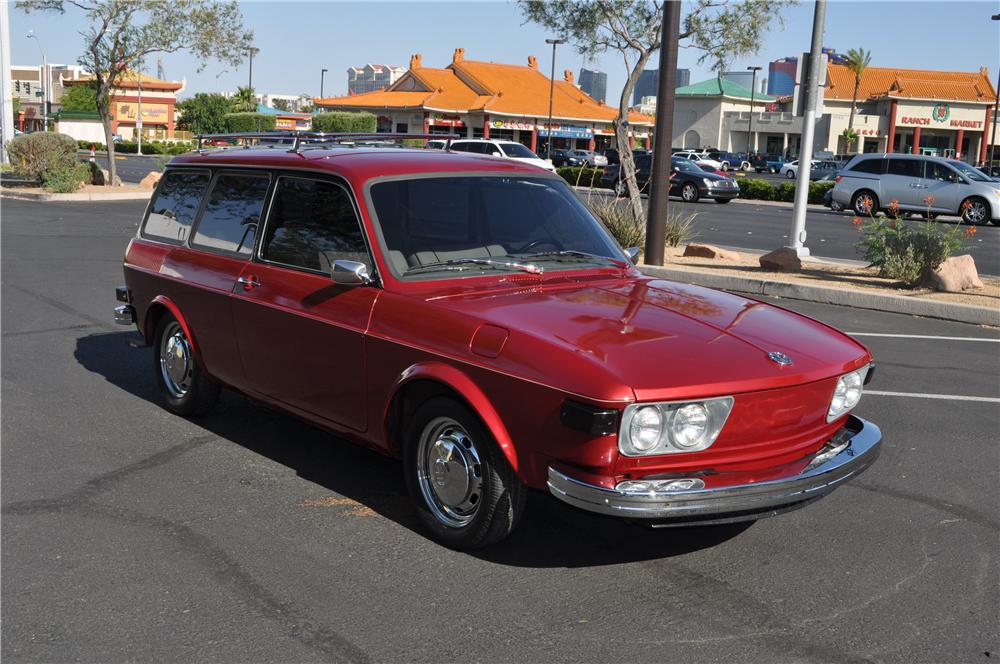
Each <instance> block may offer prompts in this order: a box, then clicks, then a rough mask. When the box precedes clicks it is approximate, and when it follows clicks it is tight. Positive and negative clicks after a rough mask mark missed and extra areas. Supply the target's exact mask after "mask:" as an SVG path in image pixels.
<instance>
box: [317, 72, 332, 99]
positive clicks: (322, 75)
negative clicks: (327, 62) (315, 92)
mask: <svg viewBox="0 0 1000 664" xmlns="http://www.w3.org/2000/svg"><path fill="white" fill-rule="evenodd" d="M328 71H330V70H329V69H320V70H319V98H320V99H322V98H323V77H325V76H326V72H328Z"/></svg>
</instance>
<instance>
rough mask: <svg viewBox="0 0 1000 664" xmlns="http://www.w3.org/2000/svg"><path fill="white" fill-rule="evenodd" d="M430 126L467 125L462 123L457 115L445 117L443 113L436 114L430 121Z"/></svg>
mask: <svg viewBox="0 0 1000 664" xmlns="http://www.w3.org/2000/svg"><path fill="white" fill-rule="evenodd" d="M427 123H428V124H430V125H433V126H436V127H464V126H465V123H464V122H462V120H461V118H459V117H458V116H457V115H444V114H442V113H435V114H434V116H433V117H431V118H429V119H428V122H427Z"/></svg>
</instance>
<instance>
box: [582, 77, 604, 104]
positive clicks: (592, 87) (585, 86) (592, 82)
mask: <svg viewBox="0 0 1000 664" xmlns="http://www.w3.org/2000/svg"><path fill="white" fill-rule="evenodd" d="M580 89H581V90H583V91H584V92H586V93H587V94H588V95H590V97H591V98H592V99H596V100H597V101H599V102H602V103H605V104H606V103H607V101H608V75H607V74H605V73H604V72H603V71H593V70H591V69H580Z"/></svg>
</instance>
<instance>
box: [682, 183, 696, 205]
mask: <svg viewBox="0 0 1000 664" xmlns="http://www.w3.org/2000/svg"><path fill="white" fill-rule="evenodd" d="M681 198H683V199H684V200H685V201H687V202H688V203H697V202H698V187H696V186H694V185H693V184H692V183H690V182H685V183H684V186H683V187H681Z"/></svg>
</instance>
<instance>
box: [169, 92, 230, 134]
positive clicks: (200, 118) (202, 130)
mask: <svg viewBox="0 0 1000 664" xmlns="http://www.w3.org/2000/svg"><path fill="white" fill-rule="evenodd" d="M231 110H232V104H231V103H230V101H229V100H228V99H226V98H225V97H223V96H222V95H220V94H208V93H205V92H199V93H198V94H196V95H195V96H194V97H191V98H190V99H184V100H183V101H179V102H177V112H178V113H179V114H180V117H179V118H178V120H177V126H178V127H179V128H180V129H186V130H188V131H191V132H194V133H195V134H221V133H223V132H225V131H226V121H225V116H226V113H229V112H230V111H231Z"/></svg>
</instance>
